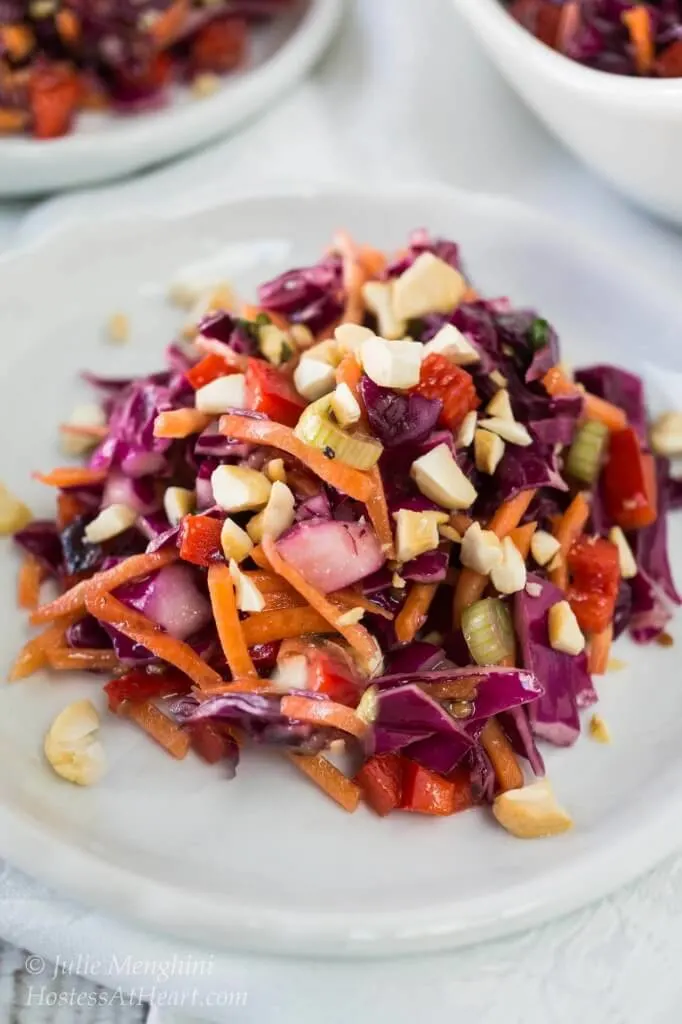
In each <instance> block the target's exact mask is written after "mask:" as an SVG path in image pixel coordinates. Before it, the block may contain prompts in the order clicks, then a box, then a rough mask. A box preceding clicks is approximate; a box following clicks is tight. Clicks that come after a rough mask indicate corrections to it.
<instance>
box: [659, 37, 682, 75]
mask: <svg viewBox="0 0 682 1024" xmlns="http://www.w3.org/2000/svg"><path fill="white" fill-rule="evenodd" d="M654 71H655V72H656V74H657V75H660V76H661V78H682V39H676V40H675V41H674V42H673V43H670V45H669V46H666V48H665V50H663V52H662V53H661V54H659V56H658V57H657V58H656V60H655V61H654Z"/></svg>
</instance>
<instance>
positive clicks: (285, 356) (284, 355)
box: [280, 341, 294, 363]
mask: <svg viewBox="0 0 682 1024" xmlns="http://www.w3.org/2000/svg"><path fill="white" fill-rule="evenodd" d="M280 352H281V360H280V362H282V363H286V362H287V361H288V360H289V359H291V357H292V355H293V354H294V350H293V349H292V347H291V345H287V343H286V342H285V341H283V342H282V348H281V350H280Z"/></svg>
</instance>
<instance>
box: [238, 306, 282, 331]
mask: <svg viewBox="0 0 682 1024" xmlns="http://www.w3.org/2000/svg"><path fill="white" fill-rule="evenodd" d="M241 315H242V317H243V319H244V320H255V319H256V318H257V317H259V316H262V315H265V316H267V317H269V318H270V321H271V322H272V323H273V324H274V325H275V327H279V329H280V331H288V330H289V328H290V327H291V324H290V323H289V321H288V320H287V318H286V317H285V316H282V314H281V313H275V312H274V311H273V310H272V309H266V308H265V307H264V306H251V305H245V306H242V313H241Z"/></svg>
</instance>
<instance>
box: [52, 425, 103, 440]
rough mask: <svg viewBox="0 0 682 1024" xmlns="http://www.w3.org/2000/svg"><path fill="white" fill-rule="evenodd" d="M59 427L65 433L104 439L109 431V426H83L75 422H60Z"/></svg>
mask: <svg viewBox="0 0 682 1024" xmlns="http://www.w3.org/2000/svg"><path fill="white" fill-rule="evenodd" d="M59 429H60V430H61V431H63V433H65V434H74V435H75V436H76V437H92V438H97V439H98V440H103V439H104V438H105V437H106V436H107V434H108V433H109V428H108V427H81V426H79V425H78V424H75V423H60V424H59Z"/></svg>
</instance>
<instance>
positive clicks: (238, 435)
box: [220, 415, 372, 503]
mask: <svg viewBox="0 0 682 1024" xmlns="http://www.w3.org/2000/svg"><path fill="white" fill-rule="evenodd" d="M220 433H221V434H225V435H226V436H227V437H233V438H235V439H236V440H238V441H250V442H251V443H252V444H264V445H269V446H270V447H271V448H279V449H280V451H283V452H287V453H288V454H289V455H293V456H294V458H296V459H300V461H301V462H302V463H303V464H304V465H305V466H307V467H308V469H311V470H312V471H313V473H316V474H317V476H319V477H320V479H321V480H324V482H325V483H327V484H329V485H330V486H331V487H336V489H337V490H339V491H342V492H343V493H344V494H347V495H349V497H351V498H355V500H356V501H362V502H363V503H364V502H366V501H367V500H368V498H369V497H370V496H371V494H372V480H371V477H369V476H368V474H367V473H362V472H361V471H360V470H359V469H353V468H352V467H351V466H346V465H344V464H343V463H342V462H339V460H338V459H334V460H332V459H328V458H327V456H326V455H324V454H323V453H322V452H321V451H319V450H318V449H317V448H312V447H311V446H310V445H308V444H304V443H303V441H299V439H298V438H297V437H296V436H295V434H294V432H293V430H291V428H290V427H284V426H282V424H281V423H273V422H272V421H271V420H256V419H250V418H249V417H247V416H234V415H230V416H222V417H221V419H220Z"/></svg>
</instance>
